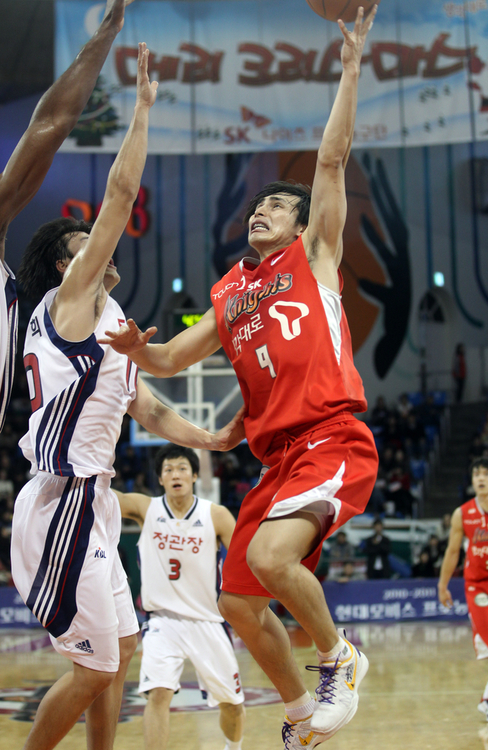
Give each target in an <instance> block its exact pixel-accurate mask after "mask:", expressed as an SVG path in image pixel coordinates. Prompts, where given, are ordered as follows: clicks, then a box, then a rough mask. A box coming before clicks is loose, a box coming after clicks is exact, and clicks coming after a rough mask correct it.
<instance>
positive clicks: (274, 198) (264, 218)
mask: <svg viewBox="0 0 488 750" xmlns="http://www.w3.org/2000/svg"><path fill="white" fill-rule="evenodd" d="M298 201H299V199H298V197H297V196H295V195H288V194H287V193H277V194H276V195H268V196H266V198H263V200H262V201H261V202H260V203H258V205H257V206H256V210H255V212H254V213H253V215H252V216H251V217H250V219H249V225H248V226H249V233H248V238H249V244H250V245H251V247H253V248H254V249H255V250H257V251H258V253H259V255H260V256H261V257H266V256H267V255H269V254H270V253H272V252H273V251H274V250H280V249H281V248H282V247H288V245H290V244H291V243H292V242H294V240H296V239H297V237H298V236H299V235H300V234H302V232H303V230H304V229H305V226H303V225H301V224H297V212H296V205H297V203H298Z"/></svg>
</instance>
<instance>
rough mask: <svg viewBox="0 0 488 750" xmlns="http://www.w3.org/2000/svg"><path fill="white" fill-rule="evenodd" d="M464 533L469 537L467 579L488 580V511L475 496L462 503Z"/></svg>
mask: <svg viewBox="0 0 488 750" xmlns="http://www.w3.org/2000/svg"><path fill="white" fill-rule="evenodd" d="M461 515H462V519H463V531H464V535H465V536H466V537H467V538H468V542H469V545H468V549H467V551H466V562H465V564H464V580H465V581H486V580H488V513H485V511H484V510H483V508H482V507H481V505H480V504H479V502H478V501H477V499H476V498H475V497H474V498H473V499H472V500H468V502H467V503H463V505H461Z"/></svg>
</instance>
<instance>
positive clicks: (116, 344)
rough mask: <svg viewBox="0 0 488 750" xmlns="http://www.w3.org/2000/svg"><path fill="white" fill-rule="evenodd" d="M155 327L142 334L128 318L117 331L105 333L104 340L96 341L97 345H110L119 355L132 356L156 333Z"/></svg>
mask: <svg viewBox="0 0 488 750" xmlns="http://www.w3.org/2000/svg"><path fill="white" fill-rule="evenodd" d="M157 330H158V329H157V328H156V326H151V328H148V329H147V331H145V332H144V333H143V332H142V331H141V329H140V328H138V326H137V325H136V324H135V323H134V321H133V320H132V318H129V319H128V321H127V323H126V324H125V325H123V326H120V328H119V330H118V331H105V336H106V338H104V339H97V342H98V343H99V344H110V346H111V347H112V348H113V349H115V351H116V352H118V353H119V354H127V355H129V354H134V352H138V351H139V350H140V349H143V348H144V347H145V346H146V344H147V343H148V341H149V339H150V338H151V337H152V336H154V334H155V333H156V332H157Z"/></svg>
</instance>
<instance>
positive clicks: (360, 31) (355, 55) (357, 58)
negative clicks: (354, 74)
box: [337, 5, 378, 71]
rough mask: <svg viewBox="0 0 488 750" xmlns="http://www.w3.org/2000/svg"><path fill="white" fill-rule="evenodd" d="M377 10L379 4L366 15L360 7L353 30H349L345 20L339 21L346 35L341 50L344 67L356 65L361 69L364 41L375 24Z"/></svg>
mask: <svg viewBox="0 0 488 750" xmlns="http://www.w3.org/2000/svg"><path fill="white" fill-rule="evenodd" d="M377 10H378V6H377V5H374V6H373V8H372V9H371V10H370V12H369V13H368V15H367V16H366V17H364V8H362V7H360V8H358V14H357V16H356V22H355V24H354V29H353V31H348V29H347V28H346V24H345V23H344V21H342V20H340V19H339V21H338V22H337V23H338V24H339V28H340V30H341V31H342V34H343V36H344V44H343V45H342V51H341V61H342V67H343V68H344V69H346V68H348V67H355V68H357V70H358V71H359V67H360V65H361V57H362V55H363V49H364V43H365V42H366V37H367V36H368V32H369V30H370V28H371V26H372V25H373V21H374V19H375V16H376V11H377Z"/></svg>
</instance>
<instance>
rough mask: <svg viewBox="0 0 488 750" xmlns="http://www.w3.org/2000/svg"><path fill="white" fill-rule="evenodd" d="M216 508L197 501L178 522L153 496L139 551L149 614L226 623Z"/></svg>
mask: <svg viewBox="0 0 488 750" xmlns="http://www.w3.org/2000/svg"><path fill="white" fill-rule="evenodd" d="M211 507H212V503H211V502H210V501H209V500H202V499H201V498H199V497H195V498H194V502H193V505H192V506H191V508H190V510H189V511H188V513H187V514H186V516H185V517H184V518H175V517H174V515H173V513H172V512H171V509H170V507H169V504H168V502H167V500H166V496H165V495H163V496H162V497H161V496H160V497H153V498H152V501H151V504H150V505H149V508H148V509H147V513H146V518H145V521H144V526H143V527H142V531H141V536H140V537H139V541H138V547H139V556H140V561H141V584H142V585H141V598H142V606H143V607H144V609H145V611H146V612H154V611H157V610H169V611H170V612H175V613H176V614H179V615H183V616H184V617H192V618H193V619H194V620H209V621H211V622H223V618H222V617H221V615H220V613H219V610H218V607H217V596H218V580H217V574H218V570H217V537H216V535H215V528H214V525H213V521H212V516H211V510H210V509H211Z"/></svg>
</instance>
